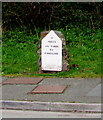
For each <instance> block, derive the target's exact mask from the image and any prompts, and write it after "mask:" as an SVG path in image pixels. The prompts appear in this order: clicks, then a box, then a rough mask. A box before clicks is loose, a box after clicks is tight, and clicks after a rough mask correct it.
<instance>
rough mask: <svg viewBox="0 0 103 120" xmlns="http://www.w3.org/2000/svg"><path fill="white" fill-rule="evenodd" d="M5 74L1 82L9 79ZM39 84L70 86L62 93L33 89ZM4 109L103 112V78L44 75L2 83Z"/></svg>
mask: <svg viewBox="0 0 103 120" xmlns="http://www.w3.org/2000/svg"><path fill="white" fill-rule="evenodd" d="M8 79H12V78H7V77H2V82H4V81H7V80H8ZM40 85H45V86H46V85H47V86H48V85H58V86H59V85H64V86H67V87H66V89H65V90H64V91H63V92H62V93H39V94H32V93H31V91H32V90H33V89H35V88H36V87H37V86H40ZM0 88H2V99H1V101H0V102H1V103H2V106H1V108H3V109H23V110H39V111H40V110H41V111H43V110H44V111H64V112H67V111H69V112H73V111H74V112H102V109H101V105H102V101H101V100H102V96H101V78H42V81H40V82H39V83H37V84H1V87H0Z"/></svg>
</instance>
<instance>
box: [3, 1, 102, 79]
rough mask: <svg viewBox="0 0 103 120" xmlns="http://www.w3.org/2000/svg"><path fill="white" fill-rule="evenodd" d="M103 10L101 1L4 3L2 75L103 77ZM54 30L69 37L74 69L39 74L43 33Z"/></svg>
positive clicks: (68, 45) (71, 63)
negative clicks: (40, 44)
mask: <svg viewBox="0 0 103 120" xmlns="http://www.w3.org/2000/svg"><path fill="white" fill-rule="evenodd" d="M102 9H103V4H102V3H100V2H73V3H72V2H66V3H65V2H29V3H28V2H27V3H26V2H23V3H22V2H4V3H2V30H3V35H2V36H3V37H2V55H3V56H2V75H3V76H11V77H14V76H46V77H49V76H52V77H100V76H101V75H102V36H103V32H102V31H103V27H102V26H103V22H102V19H103V13H102ZM51 29H52V30H59V31H61V32H62V33H63V34H64V36H65V37H66V43H67V47H68V51H69V54H70V65H71V69H70V71H65V72H58V73H55V74H39V73H38V70H39V67H38V54H37V50H38V43H39V40H40V33H41V32H42V31H45V30H51ZM73 64H77V65H78V67H73Z"/></svg>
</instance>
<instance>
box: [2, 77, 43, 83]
mask: <svg viewBox="0 0 103 120" xmlns="http://www.w3.org/2000/svg"><path fill="white" fill-rule="evenodd" d="M41 81H42V78H29V77H27V78H26V77H21V78H9V79H7V80H5V81H3V82H2V84H3V85H5V84H38V83H39V82H41Z"/></svg>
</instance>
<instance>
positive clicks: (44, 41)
mask: <svg viewBox="0 0 103 120" xmlns="http://www.w3.org/2000/svg"><path fill="white" fill-rule="evenodd" d="M39 48H40V49H39V50H38V53H39V54H40V58H39V66H40V71H51V72H52V71H55V72H56V71H67V70H69V68H70V65H69V56H68V52H67V48H66V42H65V38H64V35H63V34H62V33H61V32H60V31H53V30H51V31H44V32H42V33H41V40H40V45H39Z"/></svg>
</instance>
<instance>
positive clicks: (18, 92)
mask: <svg viewBox="0 0 103 120" xmlns="http://www.w3.org/2000/svg"><path fill="white" fill-rule="evenodd" d="M34 87H36V85H4V86H3V87H2V99H3V100H27V93H28V92H29V91H31V90H32V89H33V88H34Z"/></svg>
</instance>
